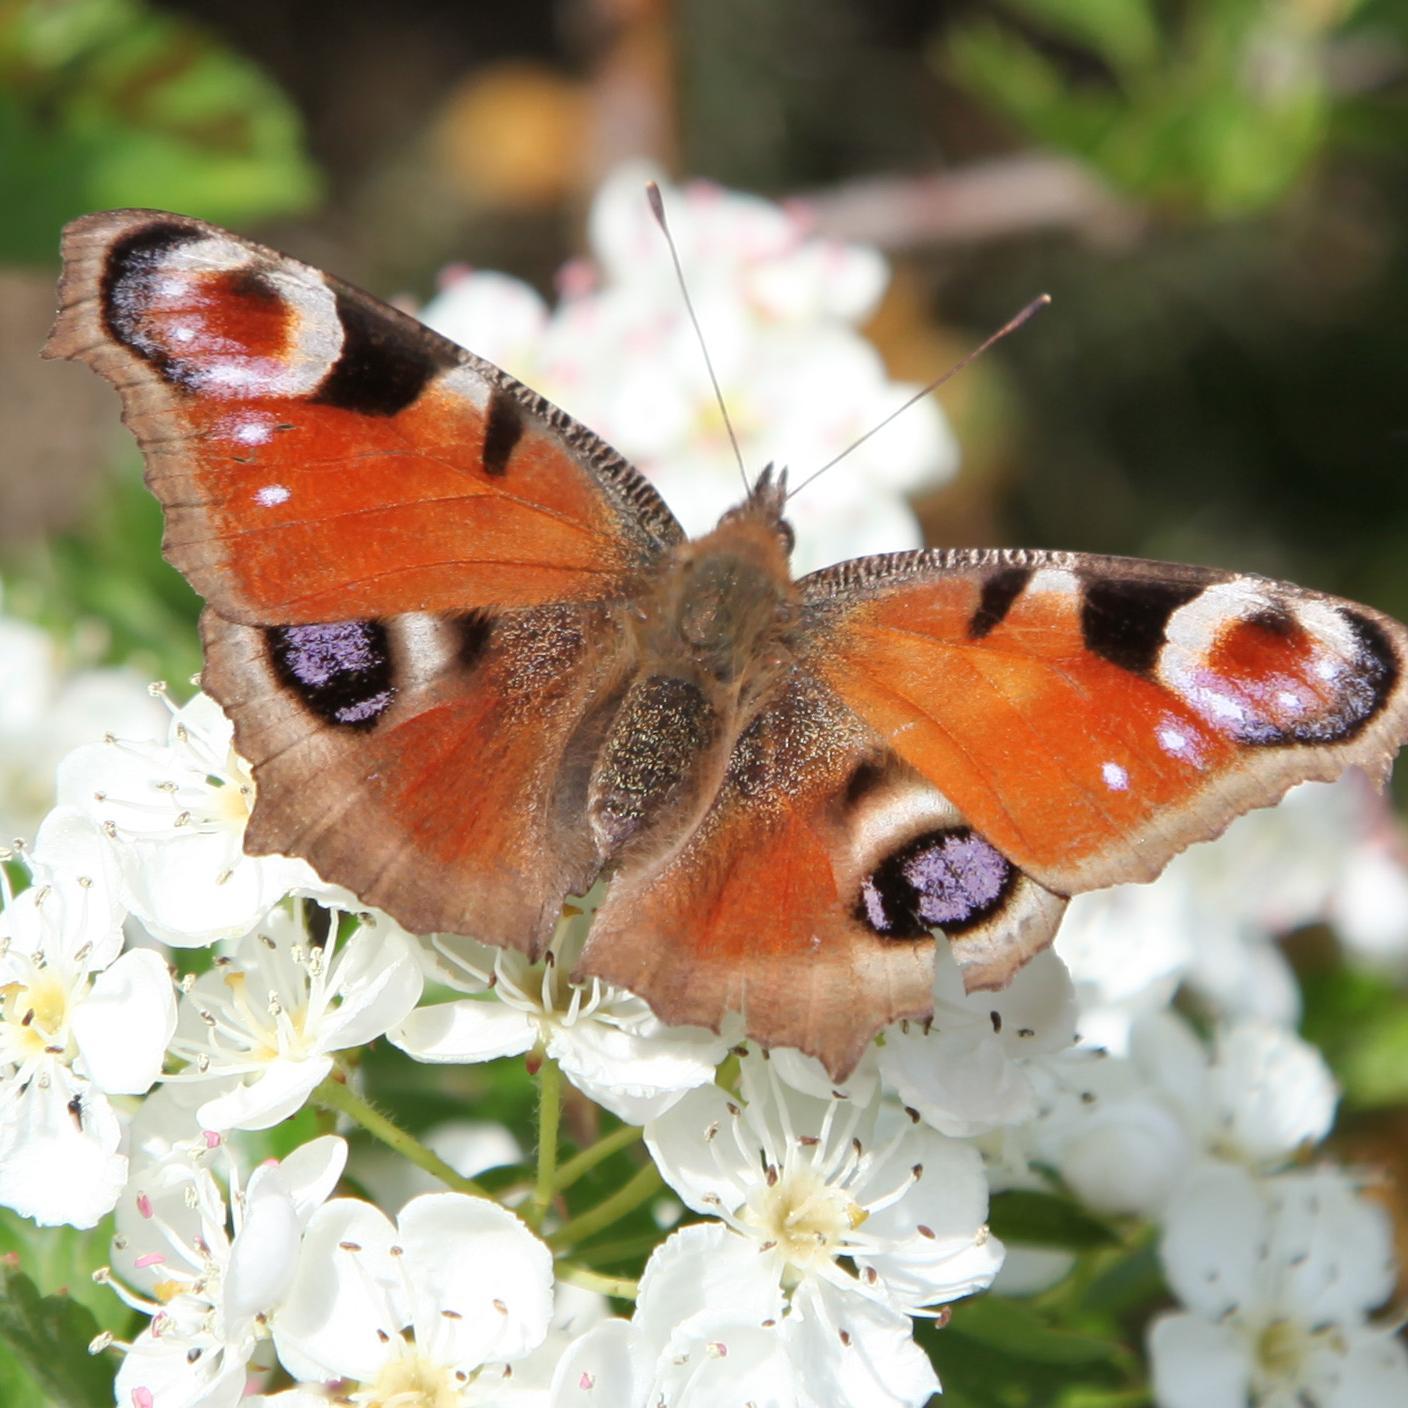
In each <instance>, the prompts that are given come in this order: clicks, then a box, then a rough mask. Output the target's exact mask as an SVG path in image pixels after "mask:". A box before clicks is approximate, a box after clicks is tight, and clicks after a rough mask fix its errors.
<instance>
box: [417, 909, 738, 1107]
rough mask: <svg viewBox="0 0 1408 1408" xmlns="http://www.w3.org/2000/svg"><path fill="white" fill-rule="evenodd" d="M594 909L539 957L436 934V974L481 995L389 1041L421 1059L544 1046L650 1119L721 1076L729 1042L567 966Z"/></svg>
mask: <svg viewBox="0 0 1408 1408" xmlns="http://www.w3.org/2000/svg"><path fill="white" fill-rule="evenodd" d="M586 929H587V916H586V915H578V916H576V917H574V918H573V919H571V920H569V921H568V922H566V923H564V924H562V925H559V927H558V931H557V934H556V935H555V936H554V938H553V942H552V945H551V946H550V947H549V949H548V951H547V953H546V954H545V955H544V958H543V961H542V962H541V963H536V964H535V963H530V962H529V961H528V959H527V958H526V957H524V955H523V954H521V953H517V952H515V951H513V950H509V949H496V948H489V947H487V946H485V945H484V944H481V943H478V942H476V941H475V940H474V939H469V938H462V937H456V936H454V935H449V934H445V935H437V936H436V937H435V938H434V939H433V940H431V941H430V944H431V948H430V951H429V953H428V954H427V959H428V961H429V963H430V965H431V972H432V975H433V976H434V977H435V978H437V979H438V980H439V981H440V982H442V983H445V984H446V985H447V986H449V987H452V988H455V989H458V990H459V991H460V992H467V993H471V994H473V996H471V997H468V998H461V999H457V1000H455V1001H452V1002H442V1003H436V1004H433V1005H431V1006H428V1007H420V1008H417V1009H416V1011H414V1012H412V1013H411V1014H410V1016H409V1017H407V1018H406V1020H405V1021H404V1022H402V1023H401V1024H400V1026H398V1027H396V1028H395V1029H394V1030H393V1031H392V1032H391V1033H390V1037H391V1040H392V1041H393V1042H394V1043H395V1044H396V1045H397V1046H399V1047H400V1048H401V1049H402V1050H403V1051H405V1052H406V1053H407V1054H408V1055H411V1056H414V1057H415V1058H416V1060H418V1061H438V1062H473V1061H492V1060H494V1059H496V1058H497V1057H500V1056H517V1055H521V1054H522V1053H524V1052H526V1051H531V1050H532V1049H533V1048H534V1047H541V1048H542V1049H543V1050H544V1051H545V1052H546V1053H547V1055H548V1056H549V1057H550V1058H551V1059H552V1060H554V1061H556V1062H557V1063H558V1065H560V1066H561V1067H562V1071H563V1074H564V1075H565V1076H566V1077H567V1079H568V1080H570V1081H571V1082H572V1084H573V1085H575V1086H576V1087H577V1088H578V1089H579V1090H581V1091H582V1092H583V1093H584V1094H586V1095H588V1096H590V1097H591V1098H592V1099H593V1100H595V1101H596V1103H597V1104H598V1105H601V1106H603V1107H604V1108H606V1109H608V1110H610V1111H611V1112H612V1114H614V1115H616V1116H617V1117H618V1118H620V1119H623V1120H626V1121H627V1122H629V1123H631V1124H644V1123H645V1121H646V1120H648V1119H650V1118H652V1117H653V1116H654V1115H656V1114H659V1113H661V1112H662V1111H664V1110H665V1109H667V1108H668V1107H669V1106H670V1105H671V1104H673V1103H674V1102H675V1101H676V1100H677V1099H679V1097H680V1096H681V1095H682V1094H683V1093H684V1092H685V1091H686V1090H692V1089H694V1087H696V1086H699V1085H703V1084H704V1083H705V1082H706V1081H712V1080H713V1078H714V1068H715V1067H716V1066H717V1065H718V1063H719V1062H720V1061H721V1060H723V1057H724V1053H725V1051H726V1050H727V1044H726V1043H725V1042H724V1041H723V1040H722V1039H721V1038H720V1037H717V1036H715V1035H714V1033H712V1032H706V1031H704V1030H702V1029H701V1028H698V1027H667V1026H665V1025H664V1024H663V1023H662V1022H661V1021H659V1019H658V1018H656V1017H655V1015H654V1014H653V1013H652V1012H651V1010H650V1009H649V1007H647V1006H646V1004H645V1003H644V1002H643V1001H642V1000H641V999H640V998H638V997H635V996H634V995H632V994H631V993H628V992H626V991H625V990H624V989H623V988H616V987H611V986H610V985H608V984H606V983H602V982H600V981H598V980H597V979H593V980H592V981H591V983H590V984H588V985H587V986H585V987H578V986H577V985H576V984H574V983H572V982H571V981H570V980H569V978H568V975H569V974H570V973H571V971H572V967H573V964H574V963H575V962H576V960H577V955H578V954H579V953H580V952H581V947H582V943H583V941H584V938H585V934H586Z"/></svg>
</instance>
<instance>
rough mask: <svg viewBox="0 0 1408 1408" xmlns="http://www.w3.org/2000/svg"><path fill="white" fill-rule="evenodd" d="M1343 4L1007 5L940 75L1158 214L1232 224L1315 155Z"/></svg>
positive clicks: (1024, 1)
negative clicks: (1226, 219) (1330, 50)
mask: <svg viewBox="0 0 1408 1408" xmlns="http://www.w3.org/2000/svg"><path fill="white" fill-rule="evenodd" d="M1356 8H1357V0H1323V3H1321V2H1320V0H1191V3H1189V4H1187V5H1180V6H1174V7H1170V6H1167V5H1159V4H1156V3H1154V0H1006V5H1005V9H1006V10H1007V11H1008V12H1009V14H1010V16H1011V18H1010V20H1006V21H1004V20H999V19H998V18H997V17H996V16H994V15H992V14H988V15H986V16H984V17H983V18H981V19H977V20H973V21H971V22H968V23H965V24H963V25H961V26H960V27H958V28H957V29H955V30H954V31H953V32H951V33H950V34H949V35H947V36H946V38H945V39H944V41H943V43H942V47H941V51H940V62H941V63H942V64H943V65H944V67H945V68H946V69H947V71H948V72H949V73H951V74H952V75H953V76H954V77H955V78H956V79H957V80H958V81H959V82H961V83H962V84H963V85H965V86H966V87H967V88H968V89H969V91H970V92H972V93H973V94H974V95H975V96H977V97H979V98H980V99H982V100H983V101H984V102H985V103H986V104H988V105H990V106H991V107H993V108H994V109H996V110H997V111H998V112H1000V113H1002V114H1004V115H1005V116H1006V117H1007V118H1008V119H1010V120H1011V121H1012V122H1014V123H1016V124H1017V126H1018V127H1019V128H1020V129H1021V130H1022V131H1023V132H1024V133H1025V134H1026V135H1027V136H1028V137H1030V138H1033V139H1035V140H1036V141H1037V142H1039V143H1041V144H1043V145H1046V146H1050V147H1055V148H1059V149H1061V150H1064V151H1067V152H1070V153H1073V154H1075V155H1078V156H1081V157H1083V158H1084V159H1085V160H1087V161H1089V162H1090V163H1091V164H1092V165H1093V166H1094V167H1096V168H1097V169H1098V170H1099V171H1100V172H1101V173H1102V174H1103V175H1104V176H1105V177H1106V178H1107V179H1108V180H1109V181H1110V182H1111V183H1112V184H1113V185H1114V186H1116V187H1117V188H1119V189H1121V190H1123V191H1125V192H1127V193H1129V194H1131V195H1133V196H1136V197H1138V198H1139V199H1141V200H1145V201H1148V202H1150V203H1152V204H1155V205H1158V206H1160V207H1163V208H1164V209H1167V210H1174V211H1180V212H1185V213H1188V214H1206V215H1212V216H1230V215H1245V214H1248V213H1251V212H1255V211H1258V210H1262V209H1264V208H1265V207H1267V206H1269V205H1271V204H1272V203H1274V202H1275V201H1277V200H1279V199H1280V198H1281V197H1283V196H1284V195H1285V194H1286V193H1287V192H1288V191H1289V190H1290V189H1291V188H1292V186H1293V185H1294V184H1295V182H1296V181H1297V180H1298V179H1299V178H1300V177H1301V175H1302V174H1303V173H1304V171H1305V169H1306V167H1307V166H1308V165H1309V164H1310V163H1311V162H1312V161H1313V160H1314V159H1315V157H1316V156H1317V154H1318V153H1319V152H1320V150H1321V149H1322V147H1323V146H1324V145H1325V143H1326V141H1327V139H1328V136H1329V133H1330V121H1329V118H1330V112H1331V108H1332V101H1333V99H1332V94H1331V92H1330V89H1329V84H1328V78H1327V68H1326V62H1325V60H1326V52H1327V46H1328V43H1329V41H1330V40H1331V39H1333V38H1334V37H1335V36H1336V34H1338V33H1339V32H1340V31H1341V29H1342V27H1343V25H1344V24H1345V22H1346V21H1347V20H1348V19H1349V18H1350V16H1351V15H1352V13H1353V11H1354V10H1355V9H1356Z"/></svg>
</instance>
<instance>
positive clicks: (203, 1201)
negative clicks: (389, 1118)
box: [93, 1134, 347, 1408]
mask: <svg viewBox="0 0 1408 1408" xmlns="http://www.w3.org/2000/svg"><path fill="white" fill-rule="evenodd" d="M216 1160H218V1161H219V1162H221V1163H222V1164H223V1165H224V1168H225V1172H226V1176H227V1178H228V1181H229V1189H230V1194H229V1205H228V1208H227V1206H226V1201H225V1198H224V1196H223V1195H222V1193H221V1190H220V1185H219V1184H218V1183H217V1182H216V1180H215V1176H214V1174H213V1173H212V1171H211V1168H210V1164H211V1163H212V1161H216ZM346 1160H347V1145H346V1143H345V1142H344V1141H343V1140H341V1139H339V1138H336V1137H335V1136H331V1135H328V1136H324V1137H323V1138H320V1139H314V1140H313V1141H311V1142H310V1143H308V1144H304V1145H303V1146H302V1147H300V1148H298V1149H295V1150H294V1151H293V1153H291V1154H290V1155H289V1156H288V1157H287V1158H285V1159H284V1160H283V1161H282V1162H279V1163H275V1162H274V1161H272V1160H271V1161H270V1162H268V1163H266V1164H262V1165H261V1166H260V1167H259V1168H257V1169H255V1171H254V1172H253V1174H251V1175H250V1178H249V1181H248V1182H247V1183H246V1184H245V1185H244V1186H243V1188H241V1186H240V1180H239V1167H238V1164H237V1163H236V1162H235V1160H234V1158H233V1156H232V1155H231V1153H230V1151H229V1148H228V1146H227V1145H225V1144H224V1142H223V1141H222V1140H221V1139H220V1138H219V1136H217V1135H213V1134H212V1135H210V1136H208V1137H206V1138H204V1139H202V1140H199V1141H195V1142H193V1144H192V1145H191V1146H189V1147H188V1148H185V1149H180V1150H175V1151H173V1153H172V1155H171V1156H170V1157H168V1158H167V1159H165V1160H163V1161H162V1162H160V1163H158V1164H154V1165H149V1166H148V1167H146V1168H144V1169H142V1170H140V1171H139V1172H138V1173H137V1174H136V1175H135V1176H134V1177H133V1179H132V1182H131V1183H130V1184H129V1186H128V1189H127V1192H126V1194H125V1195H124V1197H123V1199H122V1200H121V1202H119V1204H118V1219H117V1220H118V1233H117V1236H116V1237H115V1238H114V1239H113V1266H112V1268H111V1269H109V1268H103V1269H102V1270H101V1271H100V1272H99V1273H98V1279H99V1280H101V1281H103V1282H105V1283H106V1284H109V1285H111V1286H112V1287H113V1289H114V1290H115V1291H116V1292H117V1293H118V1295H119V1296H120V1297H121V1298H122V1300H123V1301H124V1303H125V1304H127V1305H130V1306H132V1307H133V1308H134V1309H136V1310H140V1311H141V1312H142V1313H143V1314H145V1315H148V1316H150V1317H151V1321H150V1323H149V1324H148V1325H147V1326H146V1328H145V1329H143V1330H142V1332H141V1334H139V1335H138V1336H137V1338H136V1339H135V1340H134V1341H133V1342H132V1343H131V1344H125V1345H124V1344H121V1343H119V1348H121V1349H122V1351H123V1360H122V1364H121V1366H120V1367H119V1369H118V1372H117V1383H116V1390H117V1398H118V1402H120V1403H124V1404H126V1403H131V1404H133V1405H134V1408H232V1405H234V1404H236V1403H238V1402H240V1401H241V1398H242V1395H243V1392H244V1387H245V1380H246V1377H247V1374H248V1368H249V1364H250V1361H251V1359H252V1358H253V1357H254V1356H255V1354H256V1351H258V1349H259V1347H260V1345H261V1344H262V1343H263V1342H264V1341H266V1340H267V1339H268V1338H269V1335H270V1330H271V1323H276V1322H277V1315H278V1313H279V1308H280V1306H281V1305H282V1304H283V1303H284V1301H285V1299H286V1297H287V1295H288V1293H289V1291H290V1289H291V1287H292V1285H293V1281H294V1275H295V1270H296V1268H297V1266H298V1263H299V1257H300V1248H301V1239H302V1235H303V1229H304V1227H305V1226H306V1225H307V1223H308V1221H309V1219H310V1218H311V1217H312V1216H313V1215H314V1212H315V1210H316V1209H317V1208H318V1207H319V1206H320V1205H321V1204H322V1203H323V1201H324V1200H325V1199H326V1198H327V1197H328V1195H329V1194H330V1193H331V1192H332V1191H333V1188H334V1187H335V1186H336V1184H337V1180H338V1178H339V1177H340V1176H341V1173H342V1169H343V1166H344V1164H345V1163H346ZM113 1343H118V1342H116V1341H114V1340H113V1338H112V1336H111V1335H106V1334H105V1335H102V1336H99V1338H98V1340H97V1341H95V1343H94V1346H93V1347H94V1349H95V1350H99V1349H103V1348H106V1347H107V1346H108V1345H109V1344H113Z"/></svg>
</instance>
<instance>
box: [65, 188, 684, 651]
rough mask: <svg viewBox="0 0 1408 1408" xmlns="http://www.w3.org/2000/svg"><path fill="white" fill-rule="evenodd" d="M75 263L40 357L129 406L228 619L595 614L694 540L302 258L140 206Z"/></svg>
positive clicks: (188, 546) (595, 458)
mask: <svg viewBox="0 0 1408 1408" xmlns="http://www.w3.org/2000/svg"><path fill="white" fill-rule="evenodd" d="M64 257H65V273H64V279H63V284H62V290H61V293H62V311H61V312H60V315H59V319H58V322H57V324H56V325H55V328H54V332H53V334H52V336H51V338H50V340H49V343H48V346H47V347H46V349H45V355H47V356H50V357H71V358H77V359H79V360H81V361H85V362H87V363H88V364H89V365H90V366H92V367H93V368H94V369H95V370H97V371H99V372H101V373H102V374H103V375H104V376H106V377H107V378H108V379H109V380H110V381H112V382H113V383H114V384H115V385H116V386H117V387H118V389H119V390H120V391H121V393H122V397H123V404H124V411H125V419H126V421H127V423H128V425H129V426H130V427H131V428H132V430H133V431H134V433H135V434H136V436H137V438H138V440H139V441H140V442H141V445H142V448H143V450H144V451H145V453H146V457H147V480H148V483H149V484H150V485H151V487H152V489H153V490H154V491H155V493H156V494H157V496H158V498H160V499H161V501H162V503H163V504H164V505H165V507H166V515H167V517H166V539H165V549H166V555H167V557H168V558H169V559H170V560H171V562H172V563H173V564H174V565H175V566H176V567H178V568H179V569H180V570H181V571H182V572H183V573H184V574H185V575H186V576H187V577H188V578H189V579H190V581H191V584H192V586H194V587H195V589H196V590H197V591H198V592H199V593H200V594H201V595H202V596H203V597H205V599H206V600H207V601H208V602H209V603H210V604H211V605H212V606H213V607H214V608H215V609H216V610H217V611H218V612H219V613H220V614H221V615H222V616H225V617H226V618H228V619H230V620H233V621H242V622H245V623H249V624H295V623H299V622H316V621H333V620H347V619H349V618H366V617H376V616H387V615H391V614H393V613H396V612H407V611H428V610H437V609H446V608H449V609H455V610H465V609H467V608H472V607H476V606H481V605H490V604H492V605H498V606H528V605H536V604H539V603H542V602H545V601H565V600H578V601H581V600H597V599H602V598H604V597H607V596H609V595H611V594H612V593H613V592H614V591H615V590H616V589H617V588H618V587H619V584H620V582H621V579H622V578H623V577H625V576H626V575H628V574H629V573H631V572H632V571H633V570H635V569H637V568H639V567H641V566H643V565H646V564H648V563H650V562H651V561H653V560H654V559H655V558H656V557H657V556H658V555H659V554H660V552H661V551H662V550H663V549H664V548H665V547H667V546H668V545H670V544H672V543H674V542H677V541H678V540H679V539H680V537H681V533H680V529H679V526H678V525H677V524H676V522H675V520H674V518H673V517H672V516H671V514H670V512H669V510H668V509H667V508H666V507H665V506H664V504H663V502H662V501H661V500H660V498H659V497H658V496H657V495H656V493H655V491H654V490H653V489H652V488H651V487H650V485H649V484H648V483H647V482H646V481H645V480H644V479H643V478H642V477H641V476H640V475H638V474H637V473H636V472H635V471H634V470H633V469H632V468H631V467H630V466H629V465H628V464H627V463H626V462H625V461H624V460H623V459H621V457H620V456H619V455H617V454H616V453H615V451H613V450H612V449H611V448H610V447H609V446H607V445H605V444H604V443H603V442H602V441H600V440H598V439H596V437H594V436H593V435H591V434H590V433H589V432H588V431H586V430H585V429H583V428H582V427H581V426H579V425H578V424H577V423H576V422H575V421H573V420H572V419H571V418H570V417H568V416H566V415H565V414H564V413H563V412H561V411H559V410H558V409H557V408H556V407H554V406H552V405H550V404H549V403H548V402H546V401H544V400H543V399H542V398H541V397H540V396H538V395H536V394H535V393H533V392H531V391H529V390H528V389H527V388H526V387H524V386H523V385H522V384H520V383H519V382H517V381H515V380H514V379H513V378H512V377H510V376H508V375H507V374H506V373H504V372H502V371H500V370H499V369H498V368H497V367H494V366H492V365H490V364H489V363H488V362H484V361H482V360H480V359H479V358H477V357H473V356H471V355H470V354H469V353H467V352H463V351H461V350H460V349H459V348H458V347H456V346H455V345H454V344H453V343H451V342H448V341H446V340H445V339H444V338H442V337H439V336H437V335H436V334H435V333H432V332H430V331H429V330H428V329H426V328H425V327H423V326H422V325H421V324H420V323H418V322H416V321H415V320H414V319H413V318H410V317H407V316H406V315H405V314H402V313H398V312H397V311H395V310H394V309H392V308H388V307H387V306H386V305H384V304H382V303H379V302H377V301H376V300H375V299H372V298H369V297H368V296H367V295H366V294H363V293H361V292H359V291H358V290H356V289H354V288H351V287H349V286H348V285H346V284H342V283H339V282H338V281H336V280H334V279H330V278H328V277H327V276H326V275H324V274H322V273H320V272H319V271H317V270H316V269H312V268H310V267H309V266H307V265H306V264H300V263H298V262H297V261H296V260H293V259H288V258H286V257H285V256H283V255H280V254H276V253H275V252H273V251H272V250H268V249H265V248H263V247H262V246H260V245H257V244H252V243H250V242H248V241H246V240H242V239H240V238H238V237H237V236H235V235H231V234H227V233H226V232H225V231H223V230H219V229H216V228H215V227H213V226H210V225H206V224H203V223H202V222H200V221H198V220H192V219H188V218H185V217H182V216H177V215H166V214H162V213H159V212H155V211H142V210H119V211H110V212H107V213H104V214H99V215H89V216H85V217H84V218H83V219H81V220H77V221H75V222H74V223H73V224H71V225H70V226H69V227H68V229H67V230H66V231H65V233H64Z"/></svg>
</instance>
